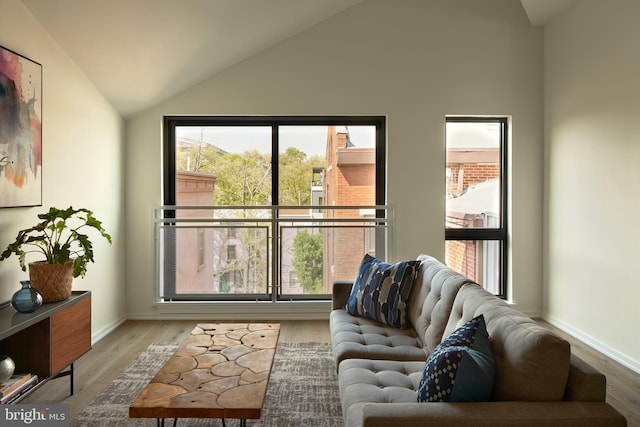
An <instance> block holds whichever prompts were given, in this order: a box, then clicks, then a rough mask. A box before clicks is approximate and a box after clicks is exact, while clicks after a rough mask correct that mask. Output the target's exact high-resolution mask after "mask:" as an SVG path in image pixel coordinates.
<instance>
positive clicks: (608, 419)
mask: <svg viewBox="0 0 640 427" xmlns="http://www.w3.org/2000/svg"><path fill="white" fill-rule="evenodd" d="M418 259H419V260H420V261H421V264H420V271H419V274H418V276H417V278H416V280H415V282H414V285H413V288H412V291H411V294H410V297H409V302H408V309H409V319H410V321H411V325H412V326H413V327H412V328H409V329H395V328H392V327H389V326H386V325H383V324H380V323H377V322H375V321H372V320H369V319H366V318H363V317H355V316H352V315H350V314H349V313H348V312H347V311H346V310H345V309H344V307H345V305H346V303H347V300H348V298H349V294H350V291H351V285H352V283H347V282H337V283H335V284H334V288H333V311H332V312H331V317H330V327H331V337H332V346H333V355H334V358H335V362H336V367H337V370H338V381H339V387H340V399H341V403H342V409H343V415H344V423H345V426H346V427H382V426H386V427H391V426H428V427H439V426H456V427H460V426H492V427H496V426H589V427H598V426H626V424H627V423H626V420H625V418H624V417H623V416H622V415H621V414H620V413H619V412H617V411H616V410H615V409H614V408H613V407H611V406H610V405H609V404H607V403H606V402H605V396H606V378H605V376H604V375H603V374H601V373H600V372H598V371H596V370H595V369H594V368H592V367H591V366H590V365H588V364H587V363H586V362H584V361H582V360H580V359H579V358H577V357H576V356H575V355H572V354H571V349H570V345H569V343H568V342H567V341H565V340H564V339H562V338H560V337H558V336H556V335H555V334H553V333H551V332H550V331H548V330H547V329H545V328H544V327H542V326H540V325H539V324H537V323H536V322H535V321H533V320H531V319H530V318H528V317H527V316H525V315H523V314H521V313H520V312H518V311H517V310H515V309H514V308H512V307H510V306H509V305H508V304H506V303H505V302H504V301H503V300H501V299H499V298H497V297H496V296H494V295H492V294H490V293H489V292H487V291H485V290H484V289H483V288H481V287H480V286H479V285H477V284H476V283H474V282H473V281H471V280H469V279H468V278H466V277H464V276H462V275H460V274H458V273H456V272H454V271H453V270H451V269H449V268H447V267H446V266H444V265H443V264H442V263H440V262H439V261H438V260H436V259H434V258H433V257H430V256H428V255H420V256H419V257H418ZM480 314H483V315H484V317H485V320H486V324H487V331H488V333H489V335H490V336H491V339H492V351H493V356H494V361H495V364H496V377H495V385H494V388H493V397H492V399H491V401H489V402H473V403H469V402H464V403H463V402H455V403H449V402H430V403H418V402H417V401H416V399H417V389H418V384H419V382H420V379H421V378H422V371H423V369H424V365H425V361H426V359H427V357H428V355H429V353H430V352H431V351H433V349H434V348H435V347H436V346H437V345H438V344H439V343H440V342H441V341H442V340H443V338H446V337H447V336H448V335H449V334H451V332H453V331H454V330H455V329H457V328H458V327H459V326H461V325H462V324H464V323H465V322H466V321H468V320H471V319H472V318H474V317H475V316H478V315H480Z"/></svg>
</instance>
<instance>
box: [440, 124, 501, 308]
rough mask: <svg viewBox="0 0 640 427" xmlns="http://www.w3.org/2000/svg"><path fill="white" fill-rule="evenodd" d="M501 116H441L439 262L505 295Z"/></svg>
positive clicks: (491, 290) (492, 290)
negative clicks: (443, 241)
mask: <svg viewBox="0 0 640 427" xmlns="http://www.w3.org/2000/svg"><path fill="white" fill-rule="evenodd" d="M507 134H508V133H507V119H506V118H503V117H499V118H489V117H447V119H446V139H445V144H446V154H447V155H446V165H445V168H446V169H445V170H446V187H445V198H446V218H445V224H446V228H445V238H446V240H447V241H446V245H445V262H446V264H447V265H448V266H449V267H451V268H452V269H454V270H456V271H458V272H459V273H461V274H464V275H465V276H467V277H469V278H471V279H472V280H474V281H476V282H478V283H479V284H481V285H482V286H483V287H484V288H485V289H487V290H488V291H490V292H492V293H494V294H496V295H499V296H501V297H506V293H505V289H506V286H505V281H506V279H505V278H506V265H507V262H506V253H507V251H506V247H507V218H506V213H507V209H506V206H507V190H506V180H505V177H506V176H507V174H506V170H507V164H506V159H507V156H506V149H507V142H506V140H507Z"/></svg>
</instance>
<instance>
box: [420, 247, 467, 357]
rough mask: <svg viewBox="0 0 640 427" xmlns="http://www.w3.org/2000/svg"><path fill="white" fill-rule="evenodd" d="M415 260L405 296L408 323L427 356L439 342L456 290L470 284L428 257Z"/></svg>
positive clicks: (460, 275) (458, 274) (424, 256)
mask: <svg viewBox="0 0 640 427" xmlns="http://www.w3.org/2000/svg"><path fill="white" fill-rule="evenodd" d="M417 259H418V260H419V261H420V268H419V271H418V276H417V277H416V280H415V282H414V285H413V289H412V291H411V295H410V296H409V302H408V306H409V322H410V323H411V324H412V325H413V327H414V328H415V330H416V332H417V334H418V337H419V338H420V340H421V341H422V343H423V345H424V347H425V349H426V351H427V353H431V352H432V351H433V350H434V349H435V348H436V346H438V344H440V342H441V341H442V338H443V336H444V329H445V327H446V326H447V320H448V319H449V314H450V313H451V308H452V307H453V301H454V300H455V298H456V295H457V294H458V291H459V290H460V287H461V286H462V285H464V284H466V283H474V282H473V281H472V280H471V279H469V278H467V277H465V276H463V275H462V274H460V273H457V272H455V271H453V270H452V269H450V268H449V267H447V266H446V265H444V264H442V263H441V262H440V261H438V260H437V259H435V258H433V257H431V256H429V255H425V254H422V255H420V256H418V258H417ZM476 286H478V285H476Z"/></svg>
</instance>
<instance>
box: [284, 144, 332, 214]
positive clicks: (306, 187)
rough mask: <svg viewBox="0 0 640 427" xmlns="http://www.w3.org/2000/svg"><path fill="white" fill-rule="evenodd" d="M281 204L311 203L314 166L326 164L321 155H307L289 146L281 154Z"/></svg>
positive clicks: (299, 204) (301, 204) (298, 204)
mask: <svg viewBox="0 0 640 427" xmlns="http://www.w3.org/2000/svg"><path fill="white" fill-rule="evenodd" d="M278 166H279V168H280V186H279V191H280V195H279V197H280V204H281V205H289V206H308V205H311V191H310V190H311V180H312V179H313V167H314V166H324V162H323V159H322V158H321V157H320V156H312V157H311V158H309V159H307V155H306V154H305V153H303V152H302V151H300V150H298V149H297V148H293V147H289V148H287V150H286V151H285V152H284V153H282V154H280V158H279V165H278Z"/></svg>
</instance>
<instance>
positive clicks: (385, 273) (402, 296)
mask: <svg viewBox="0 0 640 427" xmlns="http://www.w3.org/2000/svg"><path fill="white" fill-rule="evenodd" d="M419 264H420V263H419V261H417V260H412V261H401V262H398V263H395V264H388V263H386V262H383V261H381V260H379V259H377V258H375V257H372V256H371V255H369V254H367V255H365V256H364V258H363V260H362V263H361V264H360V269H359V270H358V277H357V278H356V281H355V282H354V284H353V288H352V290H351V295H350V296H349V301H348V302H347V311H348V312H349V313H350V314H352V315H354V316H364V317H367V318H369V319H372V320H375V321H378V322H381V323H386V324H387V325H389V326H393V327H395V328H407V327H409V326H410V325H409V322H408V320H407V299H408V298H409V294H410V292H411V287H412V286H413V281H414V280H415V278H416V275H417V273H418V266H419Z"/></svg>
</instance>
